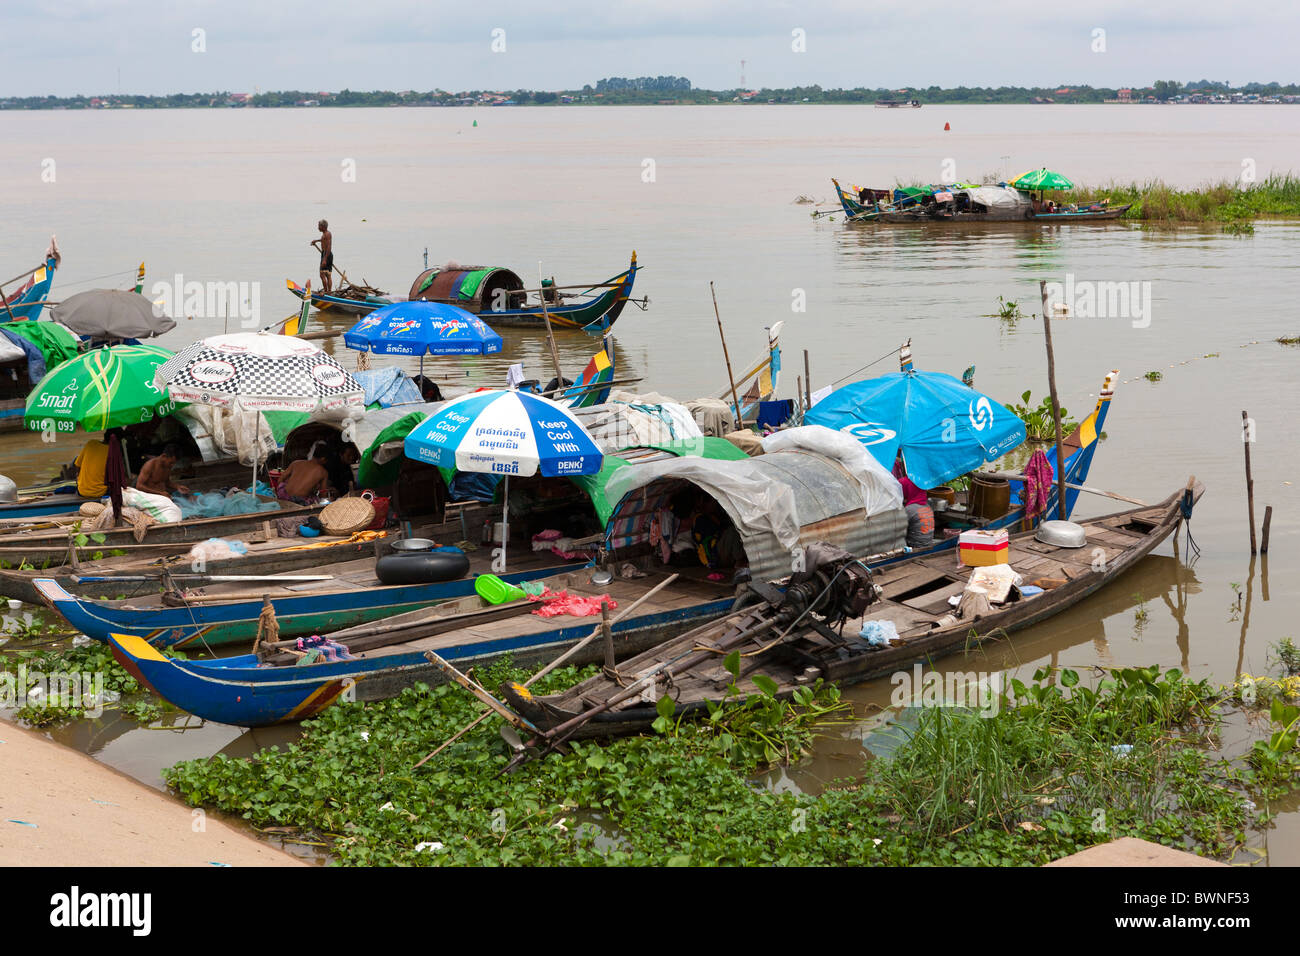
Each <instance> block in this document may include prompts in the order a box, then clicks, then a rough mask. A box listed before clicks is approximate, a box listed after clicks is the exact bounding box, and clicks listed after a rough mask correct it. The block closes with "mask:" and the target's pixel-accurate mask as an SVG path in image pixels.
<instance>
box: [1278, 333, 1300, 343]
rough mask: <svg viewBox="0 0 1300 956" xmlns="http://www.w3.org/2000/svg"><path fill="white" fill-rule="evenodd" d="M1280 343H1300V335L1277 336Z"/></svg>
mask: <svg viewBox="0 0 1300 956" xmlns="http://www.w3.org/2000/svg"><path fill="white" fill-rule="evenodd" d="M1277 343H1278V344H1279V345H1300V335H1280V336H1278V338H1277Z"/></svg>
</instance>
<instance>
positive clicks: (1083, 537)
mask: <svg viewBox="0 0 1300 956" xmlns="http://www.w3.org/2000/svg"><path fill="white" fill-rule="evenodd" d="M1034 537H1035V538H1037V539H1038V540H1039V541H1041V542H1043V544H1051V545H1055V546H1056V547H1058V548H1082V547H1083V546H1084V545H1085V544H1087V543H1088V535H1087V532H1085V531H1084V530H1083V525H1079V524H1075V523H1074V522H1073V521H1044V522H1043V523H1042V524H1040V525H1039V526H1038V532H1037V533H1036V534H1035V535H1034Z"/></svg>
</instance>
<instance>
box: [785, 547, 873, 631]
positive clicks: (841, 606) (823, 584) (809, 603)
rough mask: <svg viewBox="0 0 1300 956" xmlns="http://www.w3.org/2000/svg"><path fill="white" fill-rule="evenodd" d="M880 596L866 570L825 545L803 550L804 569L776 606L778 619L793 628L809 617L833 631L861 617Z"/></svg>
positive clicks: (851, 559) (854, 560)
mask: <svg viewBox="0 0 1300 956" xmlns="http://www.w3.org/2000/svg"><path fill="white" fill-rule="evenodd" d="M878 597H879V592H878V591H877V589H876V586H875V584H874V583H873V582H872V580H871V572H870V571H869V570H868V569H867V566H866V565H865V564H864V563H863V562H862V561H860V560H859V559H857V558H855V557H854V556H853V555H851V554H849V553H848V552H847V551H845V550H843V549H842V548H836V547H834V546H833V545H827V544H822V543H817V544H811V545H809V546H808V547H807V548H805V549H804V569H803V570H802V571H798V572H795V574H794V575H793V576H792V577H791V578H790V583H789V584H788V585H787V586H786V589H785V594H784V596H783V597H782V599H781V602H780V603H779V604H778V605H777V619H778V620H779V621H781V623H782V624H790V623H793V622H794V621H796V620H797V619H799V618H800V617H803V616H804V615H805V614H807V613H813V614H818V615H820V616H821V617H823V618H824V619H825V623H826V624H827V625H828V626H830V627H838V626H839V625H841V624H843V623H844V622H845V621H846V620H848V619H850V618H854V617H860V616H861V615H862V613H863V612H864V611H866V609H867V608H868V607H869V606H870V605H871V604H872V603H874V602H875V601H876V599H877V598H878Z"/></svg>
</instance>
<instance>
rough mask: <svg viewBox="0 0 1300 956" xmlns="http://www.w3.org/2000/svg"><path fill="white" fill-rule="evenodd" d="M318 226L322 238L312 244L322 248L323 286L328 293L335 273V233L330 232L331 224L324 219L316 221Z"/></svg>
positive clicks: (321, 275) (321, 271)
mask: <svg viewBox="0 0 1300 956" xmlns="http://www.w3.org/2000/svg"><path fill="white" fill-rule="evenodd" d="M316 228H317V229H319V230H320V238H319V239H313V240H312V241H311V244H312V245H313V246H315V247H316V248H317V249H319V250H320V281H321V288H322V289H323V290H324V291H325V292H326V293H328V292H329V291H330V289H331V285H330V284H331V282H332V281H333V273H334V234H333V233H332V232H330V224H329V223H328V222H326V221H325V220H324V219H322V220H321V221H320V222H318V223H316Z"/></svg>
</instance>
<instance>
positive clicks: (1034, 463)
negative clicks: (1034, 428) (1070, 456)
mask: <svg viewBox="0 0 1300 956" xmlns="http://www.w3.org/2000/svg"><path fill="white" fill-rule="evenodd" d="M1024 475H1025V517H1027V518H1032V517H1034V515H1036V514H1038V513H1039V512H1042V511H1046V510H1047V499H1048V498H1050V497H1051V496H1052V482H1053V480H1054V479H1055V477H1056V476H1055V475H1054V474H1053V473H1052V465H1051V463H1050V462H1048V460H1047V456H1046V455H1044V454H1043V452H1042V449H1039V450H1038V451H1036V452H1034V454H1033V455H1032V456H1031V457H1030V459H1029V461H1027V462H1026V463H1025V471H1024Z"/></svg>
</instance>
